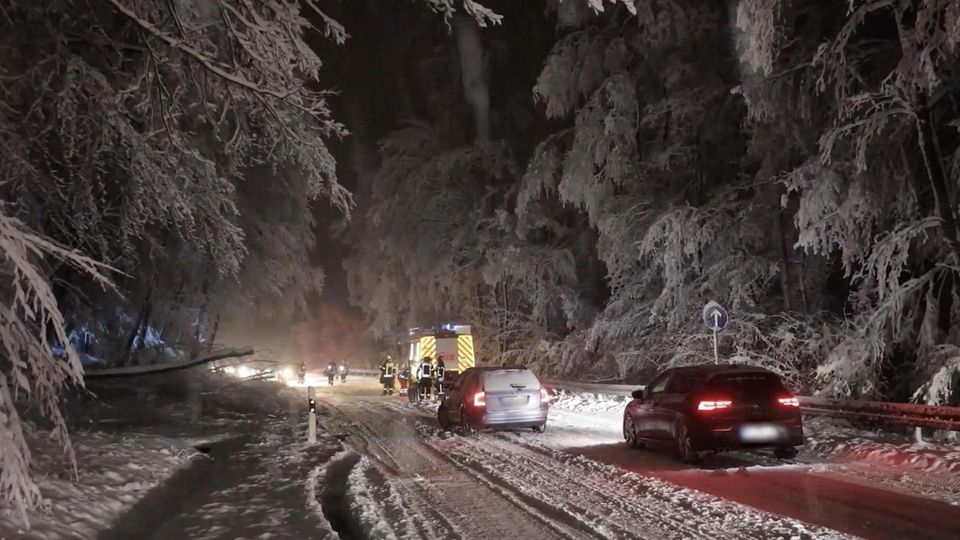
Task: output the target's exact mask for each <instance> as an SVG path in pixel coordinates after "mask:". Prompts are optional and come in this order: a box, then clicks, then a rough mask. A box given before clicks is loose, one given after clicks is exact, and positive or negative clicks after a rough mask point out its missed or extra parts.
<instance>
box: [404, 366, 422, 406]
mask: <svg viewBox="0 0 960 540" xmlns="http://www.w3.org/2000/svg"><path fill="white" fill-rule="evenodd" d="M419 373H420V366H419V365H418V366H416V367H411V368H409V369H407V398H409V399H410V403H416V402H417V401H420V386H419V384H418V383H419V382H420V375H419Z"/></svg>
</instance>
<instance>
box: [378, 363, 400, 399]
mask: <svg viewBox="0 0 960 540" xmlns="http://www.w3.org/2000/svg"><path fill="white" fill-rule="evenodd" d="M395 378H396V366H394V364H393V358H391V357H390V355H387V357H386V358H384V359H383V364H381V365H380V383H381V384H383V395H385V396H386V395H393V384H394V379H395Z"/></svg>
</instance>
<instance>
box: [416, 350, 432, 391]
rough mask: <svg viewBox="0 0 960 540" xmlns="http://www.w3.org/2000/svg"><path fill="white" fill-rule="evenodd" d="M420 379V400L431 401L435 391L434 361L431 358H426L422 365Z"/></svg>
mask: <svg viewBox="0 0 960 540" xmlns="http://www.w3.org/2000/svg"><path fill="white" fill-rule="evenodd" d="M419 378H420V380H419V381H418V383H417V384H418V386H419V387H420V399H421V400H423V401H425V400H428V399H430V393H431V391H432V389H433V359H432V358H430V357H429V356H424V357H423V362H421V363H420V377H419Z"/></svg>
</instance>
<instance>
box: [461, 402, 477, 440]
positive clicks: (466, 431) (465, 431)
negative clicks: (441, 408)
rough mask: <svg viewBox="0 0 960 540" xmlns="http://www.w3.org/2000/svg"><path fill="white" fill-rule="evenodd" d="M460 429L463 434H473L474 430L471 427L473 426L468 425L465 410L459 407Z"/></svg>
mask: <svg viewBox="0 0 960 540" xmlns="http://www.w3.org/2000/svg"><path fill="white" fill-rule="evenodd" d="M460 429H461V430H462V431H463V434H464V435H473V434H474V433H475V432H476V430H474V429H473V426H472V425H470V422H469V421H468V420H467V411H466V410H465V409H464V408H463V406H461V407H460Z"/></svg>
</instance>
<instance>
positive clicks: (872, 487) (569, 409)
mask: <svg viewBox="0 0 960 540" xmlns="http://www.w3.org/2000/svg"><path fill="white" fill-rule="evenodd" d="M311 382H312V383H317V382H318V381H314V380H313V379H312V378H311ZM319 382H321V383H322V384H317V397H318V405H319V411H318V412H319V422H320V430H319V433H318V441H317V443H315V444H307V443H305V442H304V435H305V430H306V426H305V424H304V421H305V416H306V415H305V404H306V400H305V399H304V398H305V397H306V396H305V389H304V388H302V387H301V388H287V387H281V386H279V385H275V384H267V383H224V381H219V380H218V381H212V382H211V384H212V383H216V384H212V386H211V388H215V389H217V390H216V391H211V392H210V393H209V395H208V400H207V402H205V404H204V407H203V414H202V415H201V416H200V417H198V418H193V417H191V415H190V414H185V413H186V411H182V410H180V408H179V407H173V408H171V407H170V406H168V405H164V403H166V402H162V401H161V402H158V403H157V404H156V406H154V405H149V404H148V403H146V401H152V400H146V401H144V400H139V401H131V400H130V399H129V397H128V398H122V399H121V398H120V397H118V398H116V399H114V400H113V401H111V402H110V403H109V404H105V405H104V406H103V407H101V408H102V409H103V410H104V411H107V412H110V415H109V416H104V415H103V414H91V415H90V417H91V420H92V423H91V424H90V426H91V428H90V429H91V431H90V432H89V433H86V434H83V435H82V436H80V437H81V439H82V440H83V441H86V442H84V443H83V448H86V445H87V444H88V443H89V444H90V445H91V448H92V449H93V450H91V452H93V454H95V455H92V457H89V458H88V457H84V456H85V455H86V454H83V453H81V457H84V460H83V462H82V463H81V467H82V472H83V473H85V474H82V475H81V481H80V482H79V483H77V484H76V485H75V486H72V487H71V488H70V490H66V491H65V490H64V489H61V488H60V487H57V486H54V485H52V484H51V488H50V489H48V491H47V492H46V496H49V497H51V498H52V500H53V502H52V504H51V506H52V507H53V508H52V511H51V512H50V513H49V514H46V515H39V514H38V515H36V516H35V517H36V519H35V523H36V524H37V527H36V528H34V529H32V530H31V531H29V532H27V531H16V528H15V527H13V528H11V526H10V525H12V523H13V522H12V521H10V520H9V519H7V520H4V519H3V518H2V517H0V537H4V536H8V534H7V533H13V537H24V538H38V539H41V538H42V539H58V538H94V537H99V538H105V539H112V538H117V539H120V538H123V539H126V538H157V539H159V538H205V539H206V538H209V539H214V538H215V539H233V538H323V539H326V538H330V539H333V538H341V539H354V538H377V539H379V538H388V539H389V538H409V539H417V538H422V539H439V538H444V539H446V538H463V539H473V538H478V539H483V538H495V539H497V540H502V539H503V538H519V537H530V538H537V539H540V538H650V539H673V538H676V539H687V538H693V539H696V538H711V539H712V538H749V539H766V538H791V539H793V538H847V537H854V536H859V537H864V538H878V539H887V538H890V539H894V538H896V539H901V538H911V539H914V538H931V539H939V538H943V539H947V538H950V539H952V538H960V504H958V502H960V486H958V485H957V483H958V482H957V476H956V475H952V474H951V471H954V469H955V467H954V466H953V464H954V461H955V460H956V457H957V456H954V455H953V454H951V453H950V452H951V450H950V448H952V447H947V446H942V447H925V448H923V449H921V453H917V454H911V456H912V457H911V458H910V459H913V457H915V456H916V455H923V454H922V452H925V453H926V454H929V455H930V456H934V457H935V458H936V459H935V460H934V461H931V462H930V463H931V464H932V465H935V467H934V468H933V469H929V470H923V471H920V472H919V473H918V469H916V468H914V469H913V470H912V472H911V470H910V469H908V468H906V467H901V468H899V469H897V468H893V469H891V468H889V467H882V466H879V465H878V464H877V463H876V462H873V461H866V462H863V463H857V462H850V461H849V454H847V459H838V458H837V456H838V455H839V453H838V452H837V451H835V450H836V449H839V448H842V447H844V445H848V446H849V445H850V444H851V442H852V443H853V447H854V448H855V449H856V450H857V453H855V454H854V456H855V457H867V458H869V457H870V456H871V455H875V454H876V453H877V450H878V448H879V449H882V450H883V451H885V452H886V451H888V450H889V449H890V448H899V447H896V446H893V445H889V444H887V445H886V446H883V445H880V446H879V447H878V446H870V444H868V442H867V438H866V437H865V436H864V433H863V432H860V433H851V432H842V431H836V430H833V431H831V428H826V427H824V426H811V428H812V429H811V435H814V437H811V441H816V444H809V445H807V446H808V447H809V449H808V450H807V451H805V452H802V453H801V455H800V457H799V458H798V459H797V460H793V461H791V462H788V463H783V462H780V461H778V460H776V459H774V458H773V457H772V456H770V455H763V454H750V453H730V454H724V455H721V456H716V457H711V458H707V459H706V460H704V462H702V463H700V464H699V465H698V466H696V467H690V466H687V465H683V464H681V463H679V462H678V461H676V460H675V459H674V458H672V457H671V456H670V455H667V454H665V453H658V452H651V451H636V450H631V449H628V448H627V447H626V446H625V445H624V444H623V442H622V439H621V434H620V417H621V411H622V406H623V403H622V401H618V400H617V399H605V398H600V397H597V396H584V395H568V396H561V397H560V398H559V399H558V400H557V401H556V402H555V403H554V406H553V407H552V408H551V411H550V420H549V423H548V428H547V431H546V432H545V433H539V434H538V433H533V432H530V431H521V432H498V433H480V434H476V435H469V436H462V435H457V434H454V433H450V432H445V431H442V430H440V429H439V427H438V426H437V422H436V418H435V405H413V404H410V403H409V402H407V401H406V399H401V398H399V397H396V396H393V397H385V396H381V395H380V392H379V388H378V386H377V385H376V384H375V383H374V382H373V381H372V380H371V379H351V381H349V382H348V383H347V384H339V383H338V384H336V385H335V386H333V387H329V386H327V385H326V381H325V380H324V381H319ZM130 397H132V396H130ZM138 403H139V405H136V404H138ZM108 405H109V406H108ZM148 405H149V406H148ZM94 428H97V429H100V430H106V431H95V430H94ZM118 436H119V437H122V440H124V441H133V442H137V441H140V442H139V443H137V444H135V445H134V446H135V447H136V448H140V446H143V448H142V449H141V451H139V452H134V451H132V450H131V449H130V448H128V446H130V445H118V444H117V443H116V442H115V439H116V438H117V437H118ZM100 439H103V440H104V441H105V444H102V445H99V444H94V443H96V442H97V441H99V440H100ZM837 441H840V442H839V444H838V443H837ZM145 442H150V444H153V445H154V446H155V445H156V444H161V445H175V447H176V448H183V449H184V452H187V453H190V452H191V451H192V453H191V454H190V455H191V456H192V457H191V458H190V459H189V460H186V461H184V462H183V464H182V465H181V466H179V467H178V466H177V463H179V462H180V461H182V460H175V462H170V459H171V457H170V452H168V451H166V449H165V448H159V449H154V447H153V446H150V445H146V444H145ZM887 442H889V441H887ZM138 445H139V446H138ZM193 449H195V450H193ZM831 449H833V450H831ZM81 450H82V448H81ZM154 450H156V451H154ZM91 452H87V453H88V454H89V453H91ZM105 452H106V453H113V452H116V454H117V455H116V456H115V459H112V460H107V459H104V458H98V457H96V456H98V455H101V454H103V453H105ZM160 458H164V459H165V460H164V459H160ZM168 462H170V463H168ZM156 467H159V469H157V473H159V475H157V476H156V478H154V480H153V481H152V483H147V484H144V483H142V482H140V483H136V482H135V485H136V486H141V487H140V488H139V490H132V489H127V487H128V486H131V485H134V484H131V482H134V481H137V482H139V480H138V479H141V478H140V477H141V476H143V475H142V474H141V475H133V474H132V473H131V471H134V472H136V471H146V470H150V469H151V468H156ZM108 469H109V470H108ZM51 478H52V477H51ZM52 481H53V480H52V479H51V482H52ZM101 484H104V485H101ZM106 484H110V486H112V485H113V484H116V485H118V486H121V487H123V489H121V490H120V492H118V493H116V494H115V493H114V491H117V490H115V489H114V490H113V491H111V490H110V489H107V488H108V487H110V486H106V487H105V485H106ZM157 484H159V485H157ZM57 485H58V486H59V484H57ZM153 485H156V487H155V488H153V489H151V486H153ZM68 487H69V486H68ZM84 494H88V495H84ZM92 494H100V495H99V496H93V495H92ZM921 494H922V495H921ZM61 495H63V496H61ZM113 495H116V496H113ZM99 498H102V499H104V500H98V499H99ZM61 499H62V500H61ZM94 502H96V506H92V505H93V503H94ZM107 508H109V509H112V510H109V511H101V510H96V511H94V510H95V509H107ZM87 514H89V515H91V516H93V515H94V514H96V518H97V519H96V520H91V519H89V518H88V517H85V516H87ZM8 537H9V536H8Z"/></svg>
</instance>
